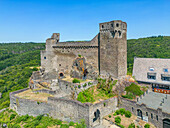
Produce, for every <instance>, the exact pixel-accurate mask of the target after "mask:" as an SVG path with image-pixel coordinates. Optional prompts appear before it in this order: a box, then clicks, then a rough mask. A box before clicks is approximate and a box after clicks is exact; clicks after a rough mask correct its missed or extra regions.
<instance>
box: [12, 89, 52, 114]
mask: <svg viewBox="0 0 170 128" xmlns="http://www.w3.org/2000/svg"><path fill="white" fill-rule="evenodd" d="M26 90H28V88H26V89H22V90H19V91H15V92H12V93H10V108H11V109H13V110H15V111H16V112H17V113H18V114H19V115H26V114H29V115H32V116H38V115H40V114H47V113H50V111H51V105H50V104H48V103H46V102H37V101H33V100H29V99H22V98H19V97H17V96H15V94H17V93H20V92H23V91H26Z"/></svg>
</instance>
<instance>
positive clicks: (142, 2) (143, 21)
mask: <svg viewBox="0 0 170 128" xmlns="http://www.w3.org/2000/svg"><path fill="white" fill-rule="evenodd" d="M112 20H122V21H124V22H126V23H127V25H128V28H127V38H128V39H137V38H142V37H149V36H158V35H164V36H170V0H0V42H1V43H2V42H4V43H5V42H6V43H7V42H30V41H32V42H45V41H46V39H47V38H49V37H51V35H52V33H60V41H72V40H75V41H76V40H91V39H92V38H93V37H94V36H95V35H96V34H97V33H98V32H99V23H102V22H107V21H112Z"/></svg>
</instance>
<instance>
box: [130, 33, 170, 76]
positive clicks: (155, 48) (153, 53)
mask: <svg viewBox="0 0 170 128" xmlns="http://www.w3.org/2000/svg"><path fill="white" fill-rule="evenodd" d="M127 49H128V50H127V56H128V59H127V65H128V66H127V67H128V73H129V74H131V73H132V69H133V60H134V57H135V56H136V57H146V58H170V36H158V37H155V36H154V37H147V38H140V39H131V40H128V41H127Z"/></svg>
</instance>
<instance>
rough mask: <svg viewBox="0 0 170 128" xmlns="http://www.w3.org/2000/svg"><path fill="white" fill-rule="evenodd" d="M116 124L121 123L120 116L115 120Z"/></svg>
mask: <svg viewBox="0 0 170 128" xmlns="http://www.w3.org/2000/svg"><path fill="white" fill-rule="evenodd" d="M115 122H116V123H118V124H120V122H121V118H120V116H117V117H116V118H115Z"/></svg>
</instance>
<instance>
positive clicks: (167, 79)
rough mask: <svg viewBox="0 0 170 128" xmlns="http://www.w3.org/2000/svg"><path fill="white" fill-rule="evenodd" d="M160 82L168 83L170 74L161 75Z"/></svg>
mask: <svg viewBox="0 0 170 128" xmlns="http://www.w3.org/2000/svg"><path fill="white" fill-rule="evenodd" d="M161 80H162V81H170V74H161Z"/></svg>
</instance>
